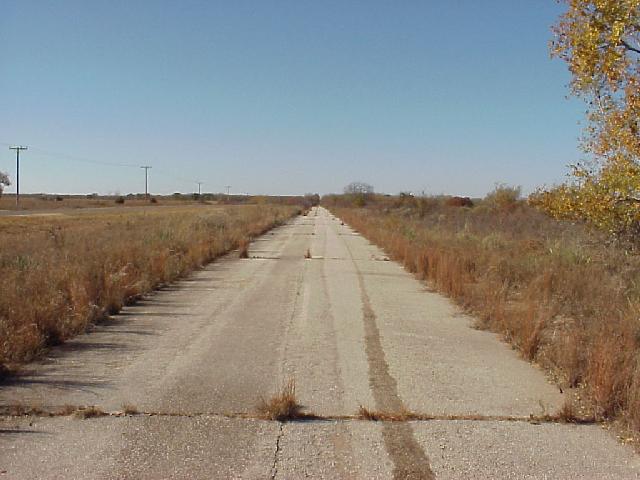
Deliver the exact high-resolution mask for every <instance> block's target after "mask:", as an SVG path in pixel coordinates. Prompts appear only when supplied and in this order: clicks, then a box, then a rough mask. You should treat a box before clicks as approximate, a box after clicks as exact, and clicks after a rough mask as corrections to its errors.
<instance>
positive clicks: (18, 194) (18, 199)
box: [9, 145, 28, 207]
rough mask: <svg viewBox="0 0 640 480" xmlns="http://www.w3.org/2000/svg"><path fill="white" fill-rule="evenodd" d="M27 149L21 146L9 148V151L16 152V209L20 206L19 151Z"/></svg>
mask: <svg viewBox="0 0 640 480" xmlns="http://www.w3.org/2000/svg"><path fill="white" fill-rule="evenodd" d="M27 148H28V147H25V146H22V145H14V146H12V147H9V150H15V151H16V207H19V206H20V151H21V150H27Z"/></svg>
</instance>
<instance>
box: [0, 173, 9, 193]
mask: <svg viewBox="0 0 640 480" xmlns="http://www.w3.org/2000/svg"><path fill="white" fill-rule="evenodd" d="M9 185H11V180H9V175H7V174H6V173H4V172H0V197H1V196H2V192H3V191H4V187H8V186H9Z"/></svg>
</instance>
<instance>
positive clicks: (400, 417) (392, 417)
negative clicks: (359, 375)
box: [356, 405, 431, 422]
mask: <svg viewBox="0 0 640 480" xmlns="http://www.w3.org/2000/svg"><path fill="white" fill-rule="evenodd" d="M356 418H358V419H359V420H368V421H371V422H407V421H409V420H418V419H421V420H423V419H426V418H427V416H426V415H417V414H415V413H411V412H409V411H408V410H401V411H399V412H381V411H378V410H371V409H369V408H367V407H364V406H362V405H360V407H359V408H358V413H357V415H356ZM428 418H429V419H430V418H431V417H430V416H429V417H428Z"/></svg>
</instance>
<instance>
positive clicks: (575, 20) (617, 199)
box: [530, 0, 640, 236]
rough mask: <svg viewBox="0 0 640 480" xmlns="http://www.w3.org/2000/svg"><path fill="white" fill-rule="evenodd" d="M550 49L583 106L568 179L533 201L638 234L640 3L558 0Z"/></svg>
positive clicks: (554, 212)
mask: <svg viewBox="0 0 640 480" xmlns="http://www.w3.org/2000/svg"><path fill="white" fill-rule="evenodd" d="M564 1H565V2H566V4H567V6H568V9H567V11H566V12H565V13H564V14H563V15H562V16H561V17H560V20H559V21H558V23H557V24H556V25H555V26H554V28H553V30H554V34H555V38H554V40H553V41H552V42H551V52H552V55H553V56H555V57H559V58H561V59H563V60H564V61H566V62H567V64H568V66H569V70H570V72H571V74H572V80H571V90H572V93H573V94H574V95H576V96H578V97H580V98H583V99H585V100H586V101H587V102H588V105H589V108H588V111H587V119H588V126H587V128H586V130H585V135H584V140H583V148H584V150H585V152H586V153H587V154H588V155H589V157H590V160H589V162H588V163H586V164H578V165H573V166H572V172H571V177H572V180H571V181H570V182H569V183H567V184H564V185H561V186H559V187H556V188H554V189H551V190H546V191H539V192H537V193H535V194H534V195H532V196H531V198H530V201H531V203H532V204H534V205H537V206H539V207H541V208H542V209H543V210H545V211H547V212H549V213H550V214H552V215H554V216H556V217H558V218H569V219H574V220H584V221H587V222H589V223H591V224H593V225H595V226H597V227H599V228H602V229H605V230H607V231H609V232H610V233H611V234H614V235H617V236H629V235H636V234H638V233H640V125H639V123H638V122H639V121H640V88H639V87H640V0H564Z"/></svg>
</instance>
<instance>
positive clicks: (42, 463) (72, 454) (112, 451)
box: [0, 416, 280, 480]
mask: <svg viewBox="0 0 640 480" xmlns="http://www.w3.org/2000/svg"><path fill="white" fill-rule="evenodd" d="M279 428H280V427H279V425H278V424H277V423H273V422H262V421H253V420H244V419H243V420H239V419H227V418H219V417H217V418H214V417H196V418H185V417H147V416H134V417H126V418H118V419H114V418H110V417H103V418H97V419H91V420H87V421H85V420H76V419H72V418H53V419H26V418H20V419H11V420H7V419H4V420H2V421H0V429H2V431H5V430H10V431H11V433H8V434H7V433H1V434H0V452H2V453H1V454H0V470H4V471H5V473H4V474H3V475H2V476H0V478H3V479H5V478H7V479H27V478H37V479H43V480H44V479H46V480H48V479H71V478H74V479H85V478H86V479H99V480H112V479H114V480H115V479H150V480H151V479H154V480H155V479H158V478H165V479H205V478H263V479H264V478H269V475H270V469H271V464H272V457H273V445H274V443H275V439H276V437H277V435H278V430H279Z"/></svg>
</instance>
